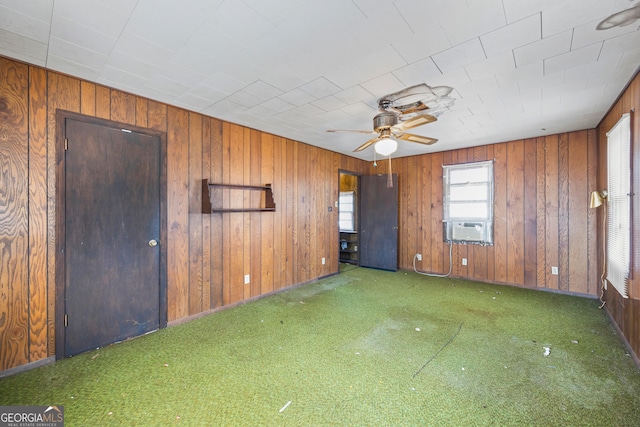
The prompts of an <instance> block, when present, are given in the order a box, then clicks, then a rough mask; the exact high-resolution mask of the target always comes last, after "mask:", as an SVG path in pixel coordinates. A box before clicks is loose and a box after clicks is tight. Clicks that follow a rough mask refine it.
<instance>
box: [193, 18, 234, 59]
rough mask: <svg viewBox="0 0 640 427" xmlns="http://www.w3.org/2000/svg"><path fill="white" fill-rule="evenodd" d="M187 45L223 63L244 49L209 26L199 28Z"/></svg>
mask: <svg viewBox="0 0 640 427" xmlns="http://www.w3.org/2000/svg"><path fill="white" fill-rule="evenodd" d="M185 44H186V46H187V47H190V48H193V49H196V50H198V51H201V52H203V53H204V54H205V55H208V56H210V57H212V58H216V60H218V61H221V62H223V61H227V60H229V59H230V58H234V57H236V56H237V53H238V52H239V51H240V50H242V49H243V48H244V46H243V45H242V44H241V43H240V42H238V41H237V40H234V39H232V38H231V37H229V36H227V35H226V34H224V33H222V32H220V31H218V29H217V28H215V27H211V26H208V25H202V26H201V27H200V28H198V29H197V30H196V31H195V32H194V33H193V35H192V36H191V38H189V40H187V41H186V43H185Z"/></svg>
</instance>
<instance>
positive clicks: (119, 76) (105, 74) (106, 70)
mask: <svg viewBox="0 0 640 427" xmlns="http://www.w3.org/2000/svg"><path fill="white" fill-rule="evenodd" d="M147 81H148V78H147V77H141V76H139V75H136V74H132V73H130V72H127V71H125V70H123V69H121V68H117V67H113V66H111V65H109V64H107V65H105V66H104V67H102V70H100V77H99V78H98V83H102V82H105V83H106V82H109V83H110V84H111V85H112V86H113V87H118V85H117V84H116V83H118V82H120V83H121V84H123V85H125V86H128V87H133V88H135V87H138V88H144V87H145V84H146V83H147ZM132 93H136V92H132Z"/></svg>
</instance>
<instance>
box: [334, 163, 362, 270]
mask: <svg viewBox="0 0 640 427" xmlns="http://www.w3.org/2000/svg"><path fill="white" fill-rule="evenodd" d="M339 179H340V195H339V197H338V229H339V231H340V238H339V245H340V247H339V255H340V256H339V260H340V262H341V263H345V264H354V265H358V264H359V256H358V255H359V254H358V246H359V243H358V241H359V239H358V234H359V233H358V227H359V225H360V218H359V216H360V215H359V214H360V209H359V204H360V197H359V193H360V177H359V176H358V175H357V174H355V173H353V172H347V171H340V174H339Z"/></svg>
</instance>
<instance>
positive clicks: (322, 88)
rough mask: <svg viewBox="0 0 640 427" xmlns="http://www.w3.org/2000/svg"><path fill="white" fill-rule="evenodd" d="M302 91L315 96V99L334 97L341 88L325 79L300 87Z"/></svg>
mask: <svg viewBox="0 0 640 427" xmlns="http://www.w3.org/2000/svg"><path fill="white" fill-rule="evenodd" d="M300 89H301V90H303V91H305V92H307V93H308V94H309V95H312V96H314V97H315V98H324V97H325V96H328V95H333V94H334V93H336V92H339V91H340V88H339V87H338V86H336V85H335V84H333V83H332V82H330V81H329V80H327V79H326V78H324V77H321V78H319V79H315V80H313V81H311V82H309V83H307V84H305V85H303V86H300Z"/></svg>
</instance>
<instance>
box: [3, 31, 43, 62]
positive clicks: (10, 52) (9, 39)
mask: <svg viewBox="0 0 640 427" xmlns="http://www.w3.org/2000/svg"><path fill="white" fill-rule="evenodd" d="M0 54H1V55H5V56H8V57H9V58H15V59H18V60H20V61H25V62H28V63H31V64H35V65H39V66H41V67H43V66H45V65H46V61H47V44H45V43H40V42H37V41H35V40H32V39H28V38H26V37H23V36H19V35H17V34H16V33H12V32H10V31H6V30H3V29H0Z"/></svg>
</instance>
